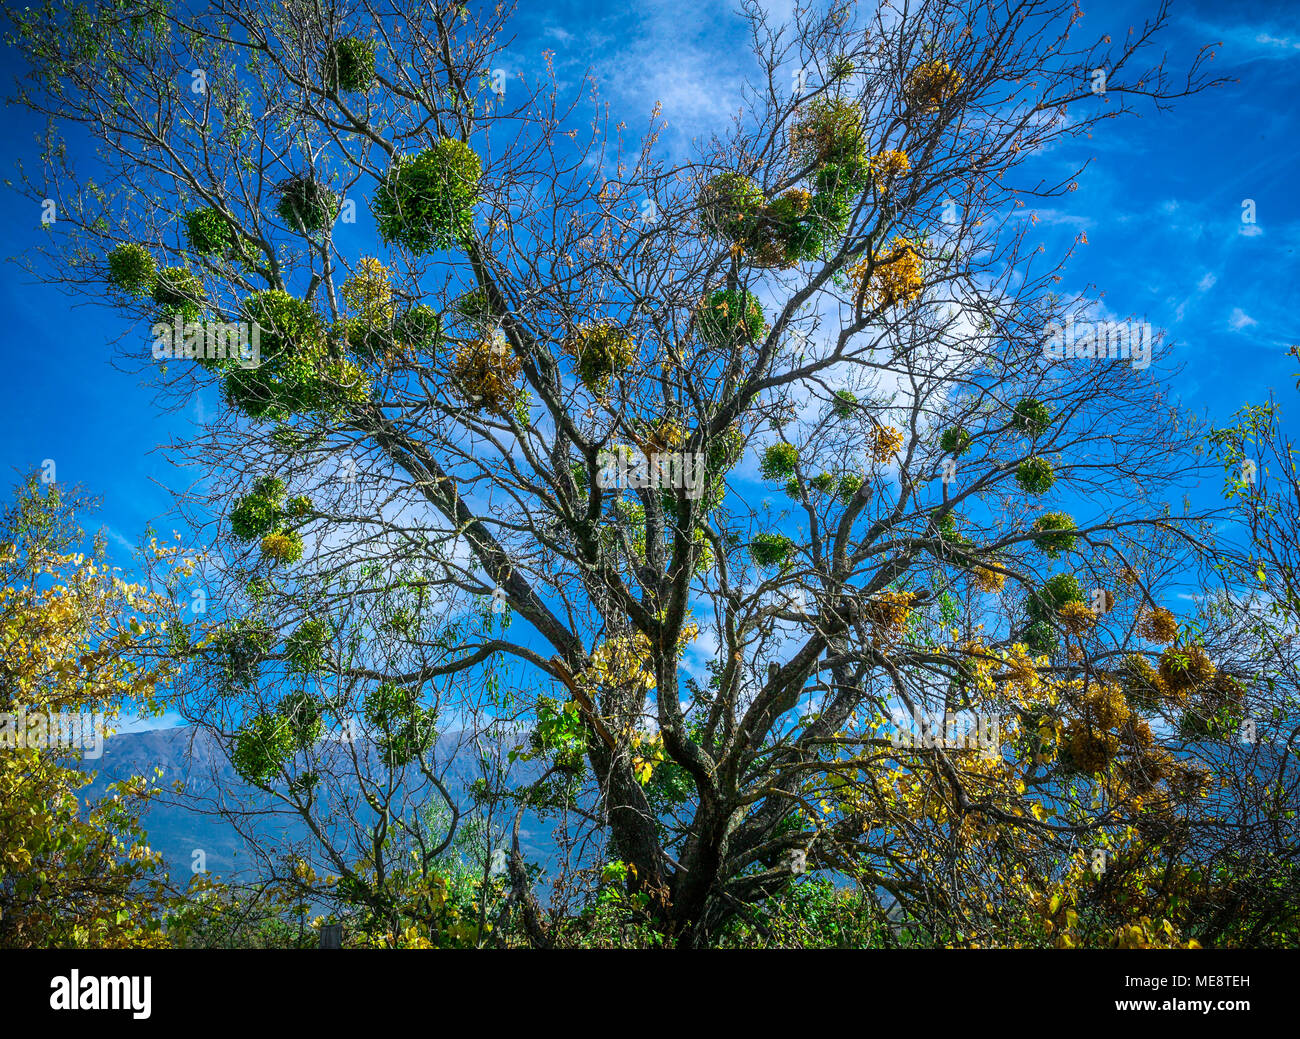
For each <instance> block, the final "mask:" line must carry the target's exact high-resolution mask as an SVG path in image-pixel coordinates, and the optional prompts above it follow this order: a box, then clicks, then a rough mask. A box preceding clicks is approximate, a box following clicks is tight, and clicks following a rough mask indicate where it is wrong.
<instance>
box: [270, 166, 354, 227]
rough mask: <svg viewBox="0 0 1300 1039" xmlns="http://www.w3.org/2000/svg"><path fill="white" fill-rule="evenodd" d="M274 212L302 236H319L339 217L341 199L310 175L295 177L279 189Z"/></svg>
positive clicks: (278, 187) (279, 186) (286, 181)
mask: <svg viewBox="0 0 1300 1039" xmlns="http://www.w3.org/2000/svg"><path fill="white" fill-rule="evenodd" d="M276 191H277V193H278V194H279V196H280V200H279V201H278V202H277V203H276V205H275V211H276V213H278V214H279V216H280V219H281V220H283V221H284V222H285V224H286V225H287V226H288V227H290V228H292V229H293V230H295V231H297V232H298V233H299V234H303V235H308V236H311V235H318V234H321V233H322V232H323V231H326V230H327V229H328V228H329V227H331V226H332V225H333V223H334V221H335V220H336V219H337V218H338V215H339V208H340V202H339V196H338V193H337V192H335V191H332V190H330V189H329V188H328V187H326V186H325V185H324V184H322V183H321V182H320V181H318V180H316V179H315V178H314V177H312V176H310V175H308V174H296V175H295V176H292V177H290V178H289V179H288V180H285V181H282V182H281V183H280V184H279V185H278V186H277V188H276Z"/></svg>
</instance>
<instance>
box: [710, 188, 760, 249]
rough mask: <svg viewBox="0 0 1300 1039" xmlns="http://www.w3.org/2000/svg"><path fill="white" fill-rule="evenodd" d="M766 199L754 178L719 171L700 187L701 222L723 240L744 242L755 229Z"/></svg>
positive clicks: (712, 233)
mask: <svg viewBox="0 0 1300 1039" xmlns="http://www.w3.org/2000/svg"><path fill="white" fill-rule="evenodd" d="M765 201H766V200H765V199H764V198H763V192H762V191H760V190H759V187H758V185H757V184H755V183H754V182H753V181H752V180H750V178H748V177H746V176H744V175H743V174H740V173H719V174H718V175H717V176H716V177H713V178H712V179H711V180H710V181H709V182H708V183H707V184H705V185H704V187H703V188H701V189H700V195H699V211H700V226H701V227H702V228H703V229H704V230H705V231H706V232H707V233H709V234H711V235H713V236H715V237H717V238H721V239H722V240H723V241H726V242H743V241H745V240H746V239H748V238H749V236H750V234H751V233H752V232H753V230H754V228H755V226H756V224H757V222H758V219H759V217H760V215H761V213H762V211H763V206H764V203H765Z"/></svg>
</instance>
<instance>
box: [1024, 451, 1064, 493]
mask: <svg viewBox="0 0 1300 1039" xmlns="http://www.w3.org/2000/svg"><path fill="white" fill-rule="evenodd" d="M1016 483H1018V484H1019V485H1020V488H1021V490H1024V491H1028V492H1029V493H1030V494H1045V493H1046V492H1047V491H1049V490H1051V489H1052V484H1054V483H1056V471H1055V470H1054V469H1053V468H1052V463H1051V462H1049V461H1048V460H1047V459H1046V458H1039V457H1037V456H1035V457H1033V458H1026V459H1025V460H1024V461H1023V462H1021V463H1020V465H1019V466H1018V467H1017V469H1016Z"/></svg>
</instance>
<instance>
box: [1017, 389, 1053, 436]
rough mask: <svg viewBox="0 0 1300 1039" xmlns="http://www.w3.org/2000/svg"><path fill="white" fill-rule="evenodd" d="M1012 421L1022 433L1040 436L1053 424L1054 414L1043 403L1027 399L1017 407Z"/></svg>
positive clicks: (1030, 398) (1031, 398)
mask: <svg viewBox="0 0 1300 1039" xmlns="http://www.w3.org/2000/svg"><path fill="white" fill-rule="evenodd" d="M1011 421H1012V423H1013V424H1014V425H1015V427H1016V429H1018V430H1020V431H1021V432H1022V433H1028V434H1029V435H1030V436H1038V435H1039V434H1041V433H1043V432H1046V430H1047V427H1048V426H1050V425H1051V424H1052V412H1051V411H1050V410H1049V409H1048V407H1047V405H1046V404H1044V403H1042V402H1041V401H1038V400H1035V399H1034V398H1033V397H1026V398H1025V399H1024V400H1022V401H1021V402H1020V403H1019V404H1017V405H1016V406H1015V410H1014V411H1013V412H1012V418H1011Z"/></svg>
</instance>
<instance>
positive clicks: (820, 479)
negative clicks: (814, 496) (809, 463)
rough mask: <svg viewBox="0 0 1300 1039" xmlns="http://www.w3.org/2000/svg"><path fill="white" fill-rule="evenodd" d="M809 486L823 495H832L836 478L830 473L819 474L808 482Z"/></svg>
mask: <svg viewBox="0 0 1300 1039" xmlns="http://www.w3.org/2000/svg"><path fill="white" fill-rule="evenodd" d="M808 485H809V486H810V487H812V488H813V489H814V490H817V491H820V492H821V493H822V494H830V493H831V492H832V491H834V490H835V477H834V476H832V475H831V474H830V473H818V474H817V475H816V476H814V477H813V478H812V479H811V480H809V481H808Z"/></svg>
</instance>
